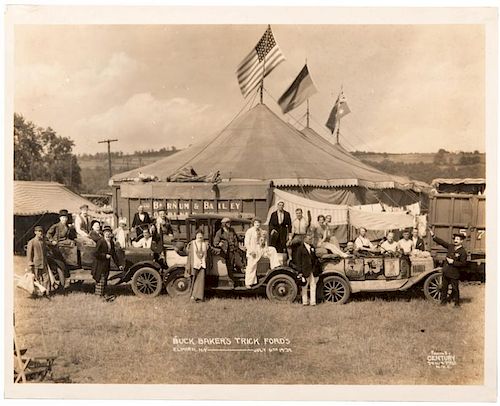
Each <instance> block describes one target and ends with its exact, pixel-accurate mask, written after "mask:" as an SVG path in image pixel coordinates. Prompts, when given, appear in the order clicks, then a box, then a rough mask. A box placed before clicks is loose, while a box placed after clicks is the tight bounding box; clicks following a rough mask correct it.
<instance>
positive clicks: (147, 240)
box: [132, 229, 153, 248]
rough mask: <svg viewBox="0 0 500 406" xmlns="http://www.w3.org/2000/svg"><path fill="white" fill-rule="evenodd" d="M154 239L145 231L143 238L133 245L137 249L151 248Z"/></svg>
mask: <svg viewBox="0 0 500 406" xmlns="http://www.w3.org/2000/svg"><path fill="white" fill-rule="evenodd" d="M152 243H153V237H151V233H150V232H149V230H148V229H146V230H144V231H143V234H142V238H141V239H140V240H139V241H134V242H133V243H132V245H133V246H134V247H136V248H151V244H152Z"/></svg>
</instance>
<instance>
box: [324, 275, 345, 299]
mask: <svg viewBox="0 0 500 406" xmlns="http://www.w3.org/2000/svg"><path fill="white" fill-rule="evenodd" d="M320 292H321V299H322V300H323V301H324V302H330V303H334V304H344V303H346V302H347V300H349V296H350V295H351V288H350V286H349V283H348V282H347V281H346V280H345V279H344V278H341V277H340V276H337V275H330V276H326V277H325V278H323V280H322V281H321V288H320Z"/></svg>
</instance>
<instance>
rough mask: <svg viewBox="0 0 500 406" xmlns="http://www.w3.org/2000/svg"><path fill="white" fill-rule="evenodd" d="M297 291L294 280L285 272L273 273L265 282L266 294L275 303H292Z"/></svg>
mask: <svg viewBox="0 0 500 406" xmlns="http://www.w3.org/2000/svg"><path fill="white" fill-rule="evenodd" d="M298 291H299V288H298V287H297V284H296V283H295V280H294V279H293V278H292V277H291V276H289V275H285V274H278V275H274V276H273V277H272V278H271V279H269V281H268V282H267V284H266V295H267V297H268V299H269V300H270V301H271V302H275V303H292V302H293V301H294V300H295V298H296V297H297V293H298Z"/></svg>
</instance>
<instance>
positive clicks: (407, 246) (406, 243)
mask: <svg viewBox="0 0 500 406" xmlns="http://www.w3.org/2000/svg"><path fill="white" fill-rule="evenodd" d="M413 248H414V245H413V240H412V239H411V238H410V230H408V229H405V230H404V231H403V238H401V239H400V240H399V241H398V250H399V251H400V252H401V254H402V255H405V256H409V255H410V254H411V252H412V251H413Z"/></svg>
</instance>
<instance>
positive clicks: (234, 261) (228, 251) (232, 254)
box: [214, 217, 244, 283]
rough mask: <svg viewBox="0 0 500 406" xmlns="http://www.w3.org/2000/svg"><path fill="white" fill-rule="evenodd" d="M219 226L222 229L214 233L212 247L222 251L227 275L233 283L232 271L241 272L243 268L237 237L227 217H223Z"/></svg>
mask: <svg viewBox="0 0 500 406" xmlns="http://www.w3.org/2000/svg"><path fill="white" fill-rule="evenodd" d="M221 224H222V227H221V228H220V229H219V230H217V232H216V233H215V237H214V247H217V248H220V249H221V250H222V253H223V256H224V258H225V260H226V267H227V275H228V276H229V279H231V280H232V281H233V283H234V282H235V280H234V276H233V272H234V269H235V268H239V270H241V269H242V268H243V266H244V265H243V261H242V260H241V257H242V255H241V254H240V252H239V251H240V248H239V245H238V236H237V235H236V232H235V231H234V229H233V228H232V227H231V220H230V219H229V218H228V217H224V218H223V219H222V221H221Z"/></svg>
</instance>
